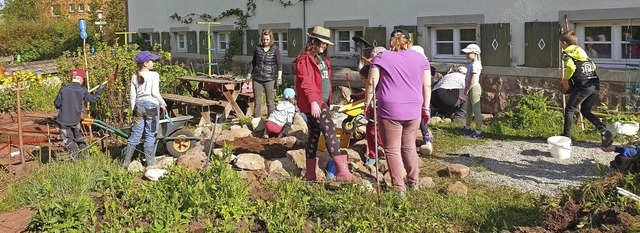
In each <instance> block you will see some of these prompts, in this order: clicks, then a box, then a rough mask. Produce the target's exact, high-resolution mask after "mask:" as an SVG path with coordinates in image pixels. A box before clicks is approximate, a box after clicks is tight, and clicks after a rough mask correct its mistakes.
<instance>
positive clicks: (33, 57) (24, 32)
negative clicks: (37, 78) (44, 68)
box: [0, 19, 82, 61]
mask: <svg viewBox="0 0 640 233" xmlns="http://www.w3.org/2000/svg"><path fill="white" fill-rule="evenodd" d="M0 25H1V26H0V41H2V43H0V56H3V55H4V56H8V55H18V54H19V55H20V56H21V59H22V61H38V60H46V59H54V58H57V57H59V56H60V55H62V54H63V52H64V51H70V50H73V49H74V48H76V47H78V46H81V45H82V39H80V33H79V31H78V27H77V26H76V23H75V22H72V21H70V20H68V19H60V20H51V21H37V22H36V21H18V20H16V21H9V22H4V23H1V24H0Z"/></svg>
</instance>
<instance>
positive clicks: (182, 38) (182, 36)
mask: <svg viewBox="0 0 640 233" xmlns="http://www.w3.org/2000/svg"><path fill="white" fill-rule="evenodd" d="M176 44H177V45H178V52H186V51H187V33H186V32H180V33H177V34H176Z"/></svg>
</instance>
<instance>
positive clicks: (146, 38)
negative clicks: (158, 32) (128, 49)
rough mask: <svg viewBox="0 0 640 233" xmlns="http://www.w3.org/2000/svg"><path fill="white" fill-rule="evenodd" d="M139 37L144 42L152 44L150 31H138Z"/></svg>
mask: <svg viewBox="0 0 640 233" xmlns="http://www.w3.org/2000/svg"><path fill="white" fill-rule="evenodd" d="M140 37H142V39H143V40H144V42H145V44H147V45H149V46H153V37H151V33H140Z"/></svg>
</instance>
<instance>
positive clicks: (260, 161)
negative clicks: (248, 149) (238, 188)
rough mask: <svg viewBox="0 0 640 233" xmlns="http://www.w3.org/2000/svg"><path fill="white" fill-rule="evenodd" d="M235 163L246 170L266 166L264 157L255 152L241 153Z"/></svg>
mask: <svg viewBox="0 0 640 233" xmlns="http://www.w3.org/2000/svg"><path fill="white" fill-rule="evenodd" d="M234 165H235V166H236V167H238V168H240V169H244V170H251V171H255V170H262V169H264V168H265V166H264V158H262V156H260V155H259V154H255V153H243V154H239V155H238V157H237V158H236V160H235V162H234Z"/></svg>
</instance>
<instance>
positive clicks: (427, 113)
mask: <svg viewBox="0 0 640 233" xmlns="http://www.w3.org/2000/svg"><path fill="white" fill-rule="evenodd" d="M430 119H431V109H429V108H425V107H423V108H422V121H423V122H424V124H425V125H427V124H429V120H430Z"/></svg>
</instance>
